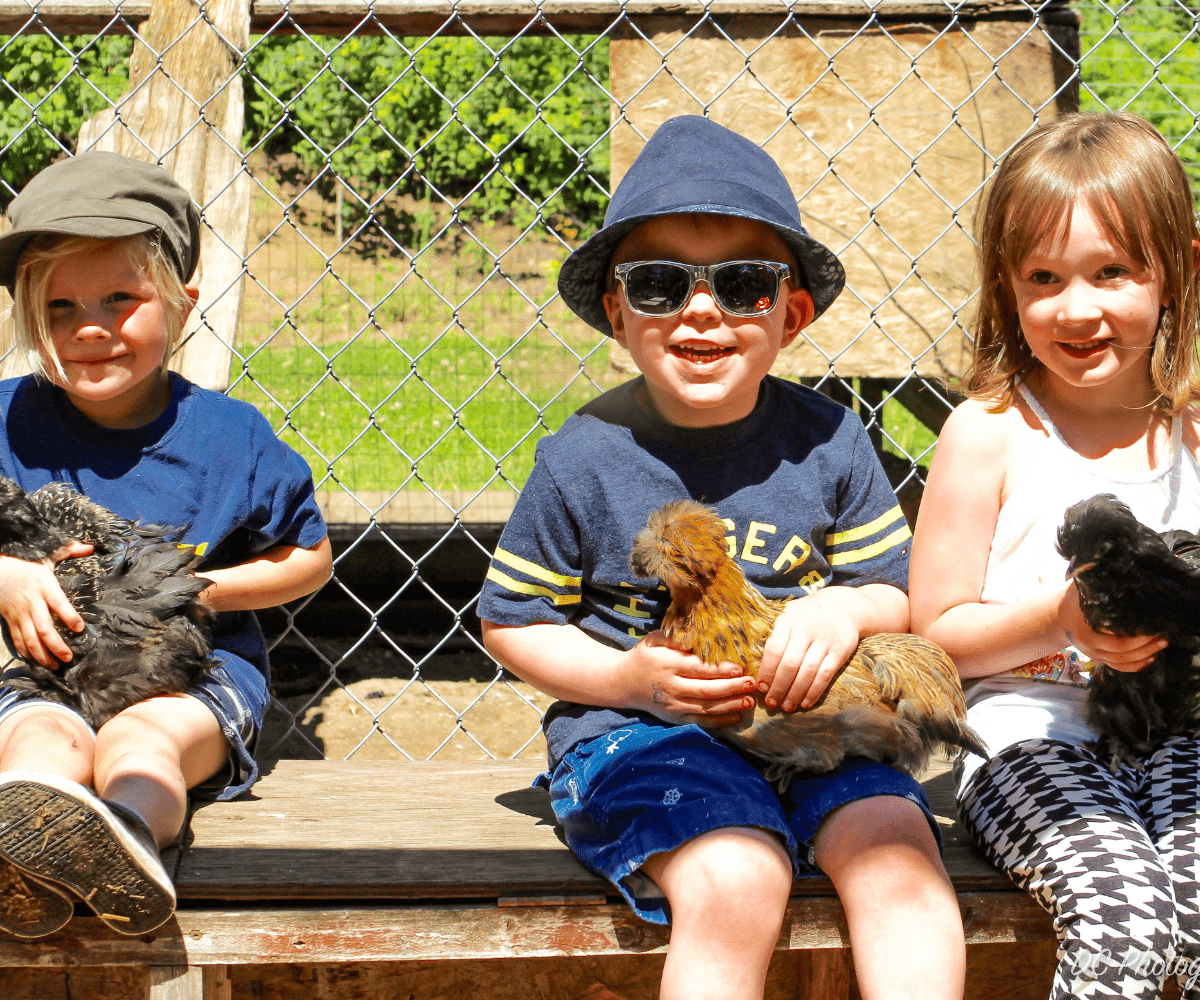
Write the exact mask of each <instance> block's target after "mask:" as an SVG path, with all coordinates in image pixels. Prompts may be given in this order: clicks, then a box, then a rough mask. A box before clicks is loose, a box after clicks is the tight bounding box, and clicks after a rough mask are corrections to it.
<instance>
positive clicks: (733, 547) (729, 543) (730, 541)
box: [721, 517, 737, 559]
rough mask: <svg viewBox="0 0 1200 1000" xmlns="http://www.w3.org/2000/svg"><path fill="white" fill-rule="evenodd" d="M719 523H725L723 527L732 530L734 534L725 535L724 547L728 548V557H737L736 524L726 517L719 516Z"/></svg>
mask: <svg viewBox="0 0 1200 1000" xmlns="http://www.w3.org/2000/svg"><path fill="white" fill-rule="evenodd" d="M721 523H722V524H723V525H725V527H727V528H728V529H729V530H730V531H732V532H734V534H732V535H726V536H725V547H726V548H727V549H728V550H729V558H730V559H736V558H737V525H736V524H734V523H733V521H731V520H730V519H729V518H727V517H723V518H721Z"/></svg>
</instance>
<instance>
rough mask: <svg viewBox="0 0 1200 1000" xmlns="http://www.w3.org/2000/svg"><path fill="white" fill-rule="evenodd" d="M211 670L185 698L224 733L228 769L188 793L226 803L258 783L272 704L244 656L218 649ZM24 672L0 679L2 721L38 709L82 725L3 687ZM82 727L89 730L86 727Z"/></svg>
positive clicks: (8, 671)
mask: <svg viewBox="0 0 1200 1000" xmlns="http://www.w3.org/2000/svg"><path fill="white" fill-rule="evenodd" d="M209 664H210V666H209V669H208V671H207V672H206V673H205V675H204V676H203V677H202V678H201V679H200V683H198V684H197V685H195V686H194V687H192V688H189V689H188V691H187V692H186V693H187V694H190V695H191V696H192V697H193V698H196V699H198V700H200V701H202V702H203V703H204V704H205V705H207V706H208V708H209V710H210V711H211V712H212V713H213V715H215V716H216V717H217V722H218V723H220V725H221V731H222V732H223V733H224V734H225V738H226V739H227V740H229V763H228V764H227V765H226V766H225V767H224V768H223V769H222V770H221V771H219V772H218V773H217V774H215V775H213V777H211V778H209V779H208V780H207V781H205V782H203V783H202V784H200V785H197V786H196V787H195V788H192V789H190V790H189V792H188V794H189V795H194V796H196V797H197V798H202V799H217V800H221V801H223V800H225V799H232V798H233V797H234V796H237V795H240V794H241V793H242V792H244V791H246V789H248V788H249V787H250V786H251V785H253V784H254V782H256V781H257V780H258V764H257V763H256V762H255V760H254V744H255V743H256V742H257V740H258V731H259V730H260V729H261V728H262V721H263V715H264V714H265V713H266V711H267V706H268V704H270V701H271V695H270V692H269V691H268V690H267V679H266V678H265V677H263V675H262V672H261V671H260V670H259V669H258V668H257V667H256V666H254V665H253V664H252V663H249V662H247V661H246V660H243V659H242V658H241V657H240V656H235V655H234V654H232V653H229V652H227V651H226V650H223V649H214V650H213V652H212V655H211V656H210V657H209ZM21 670H22V664H21V661H20V660H13V661H12V663H10V664H9V666H7V667H6V668H5V669H4V671H3V672H2V673H0V721H3V720H4V719H5V718H7V717H8V716H9V715H11V714H13V713H14V712H20V711H23V710H24V709H26V708H30V707H32V706H35V705H37V706H50V707H52V708H55V709H59V710H61V711H63V712H69V713H70V714H71V715H73V716H75V717H76V718H79V719H81V720H82V719H83V717H82V716H81V715H79V713H78V712H76V711H75V710H74V709H71V708H68V707H67V706H65V705H60V704H59V703H58V702H53V701H46V700H45V699H42V698H39V697H38V696H37V695H36V694H33V693H29V692H24V691H15V690H13V689H12V688H11V687H8V686H7V685H6V684H4V683H3V681H4V679H5V678H6V677H10V676H12V675H13V674H14V673H20V672H21ZM84 725H87V723H86V721H85V722H84Z"/></svg>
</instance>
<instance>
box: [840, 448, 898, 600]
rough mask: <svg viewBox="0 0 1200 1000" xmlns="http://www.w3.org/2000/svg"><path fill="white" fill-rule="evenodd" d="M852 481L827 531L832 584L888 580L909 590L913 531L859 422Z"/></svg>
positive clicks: (848, 484) (843, 492)
mask: <svg viewBox="0 0 1200 1000" xmlns="http://www.w3.org/2000/svg"><path fill="white" fill-rule="evenodd" d="M858 432H859V433H858V434H857V436H856V440H855V443H854V460H853V462H852V463H851V465H850V479H849V482H848V483H847V484H846V486H845V488H844V489H843V490H842V494H841V497H840V500H839V504H838V513H837V520H836V522H835V523H834V524H833V525H832V527H831V528H830V530H829V531H827V532H826V535H825V552H824V555H825V560H826V561H827V562H828V563H829V568H830V569H831V570H832V572H833V582H834V583H835V584H851V585H853V584H863V583H890V584H892V585H893V586H896V587H899V588H900V589H901V590H907V589H908V556H909V552H910V550H911V549H912V532H911V531H910V530H909V527H908V522H907V520H905V517H904V512H903V511H902V510H901V509H900V504H899V503H897V501H896V494H895V493H894V492H893V490H892V485H891V483H889V482H888V478H887V474H886V473H885V472H884V471H883V467H882V466H881V465H880V464H879V459H878V458H877V457H876V455H875V449H874V448H872V447H871V441H870V438H869V437H868V436H867V433H866V431H865V430H864V429H863V428H862V427H861V425H859V427H858Z"/></svg>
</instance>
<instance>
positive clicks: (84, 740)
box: [0, 705, 95, 785]
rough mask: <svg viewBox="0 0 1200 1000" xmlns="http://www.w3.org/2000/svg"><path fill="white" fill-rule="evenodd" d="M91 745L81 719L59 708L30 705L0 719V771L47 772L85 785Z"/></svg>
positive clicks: (91, 738)
mask: <svg viewBox="0 0 1200 1000" xmlns="http://www.w3.org/2000/svg"><path fill="white" fill-rule="evenodd" d="M94 748H95V737H94V736H92V731H91V730H90V729H89V728H88V726H87V724H86V723H85V722H84V721H83V719H81V718H79V717H77V716H74V715H71V714H70V713H69V712H64V711H62V710H61V709H57V708H49V707H43V706H40V705H33V706H30V707H29V708H23V709H21V710H20V711H19V712H13V713H12V714H11V715H9V716H8V718H6V719H5V720H4V721H3V722H0V772H2V771H16V770H27V771H46V772H48V773H50V774H57V775H59V776H60V777H63V778H70V779H71V780H72V781H77V782H79V783H80V784H81V785H87V784H90V783H91V780H92V754H93V751H94Z"/></svg>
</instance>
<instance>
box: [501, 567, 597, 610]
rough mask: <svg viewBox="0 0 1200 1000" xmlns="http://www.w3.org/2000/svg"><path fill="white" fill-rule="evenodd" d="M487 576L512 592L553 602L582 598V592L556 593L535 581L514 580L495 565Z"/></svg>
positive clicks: (564, 602)
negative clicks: (545, 598) (546, 598)
mask: <svg viewBox="0 0 1200 1000" xmlns="http://www.w3.org/2000/svg"><path fill="white" fill-rule="evenodd" d="M487 578H488V579H489V580H491V581H492V582H493V583H498V584H500V586H501V587H506V588H507V589H509V590H511V591H513V592H514V593H517V594H532V595H534V596H535V597H548V598H550V600H551V601H553V602H554V603H555V604H578V603H579V602H580V601H581V600H582V599H583V595H582V594H556V593H555V592H554V591H553V590H550V589H549V588H547V587H539V586H538V585H537V584H536V583H522V582H521V581H520V580H514V579H513V578H512V577H511V576H509V575H507V574H506V573H502V572H500V570H498V569H496V567H495V566H492V567H490V568H489V569H488V571H487Z"/></svg>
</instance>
